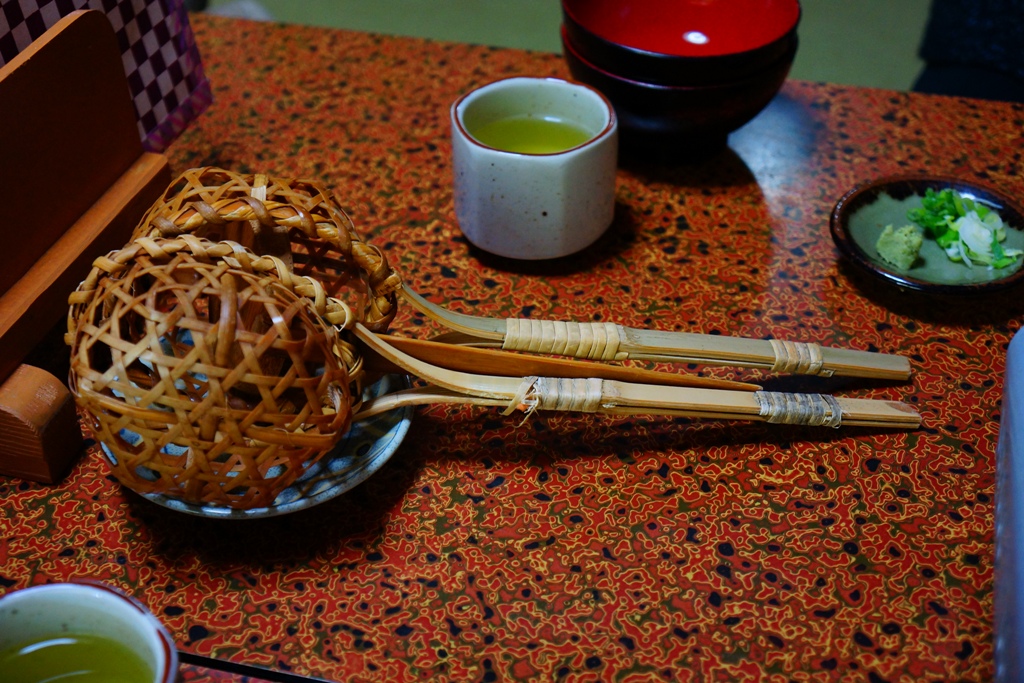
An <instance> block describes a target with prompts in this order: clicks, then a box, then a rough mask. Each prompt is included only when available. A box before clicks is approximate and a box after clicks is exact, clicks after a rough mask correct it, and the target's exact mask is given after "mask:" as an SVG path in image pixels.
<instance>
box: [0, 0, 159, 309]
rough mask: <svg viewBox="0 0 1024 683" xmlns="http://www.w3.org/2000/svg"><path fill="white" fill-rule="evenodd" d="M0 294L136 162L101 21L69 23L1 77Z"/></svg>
mask: <svg viewBox="0 0 1024 683" xmlns="http://www.w3.org/2000/svg"><path fill="white" fill-rule="evenodd" d="M0 103H3V104H2V105H0V239H2V240H3V245H4V260H3V268H0V292H4V291H6V290H7V289H8V288H10V287H11V286H12V285H13V284H14V283H15V282H16V281H17V280H18V279H19V278H20V277H21V276H22V275H24V274H25V272H26V271H27V270H28V268H29V267H30V266H31V265H32V264H33V263H35V262H36V260H37V259H39V258H40V257H42V256H43V254H44V253H45V252H46V250H47V249H49V248H50V246H51V245H52V244H53V242H54V241H55V240H56V239H57V238H58V237H60V235H61V234H63V233H64V231H65V230H67V228H68V226H70V225H71V224H72V223H74V222H75V221H76V220H78V217H79V216H81V215H82V214H83V213H84V212H85V211H86V210H88V208H89V207H90V206H92V204H93V202H95V201H96V199H97V198H98V197H99V196H100V195H102V194H103V193H104V192H105V191H106V190H107V188H108V187H110V186H111V185H112V184H114V182H116V181H117V179H118V178H119V177H120V176H121V175H122V174H123V173H124V172H125V171H127V170H128V169H129V168H130V167H131V165H132V164H134V163H135V161H136V160H137V159H138V158H139V157H140V156H141V155H142V153H143V149H142V142H141V141H140V138H139V130H138V125H137V123H136V120H135V108H134V107H133V105H132V102H131V93H130V91H129V89H128V81H127V79H126V78H125V74H124V65H123V64H122V62H121V51H120V49H119V48H118V46H117V38H116V36H115V34H114V29H113V27H112V26H111V25H110V20H108V19H107V17H106V15H105V14H103V13H102V12H99V11H95V10H93V11H84V12H83V11H80V12H74V13H72V14H69V15H68V16H66V17H64V18H63V19H61V20H60V21H59V22H57V24H55V25H54V26H53V27H52V28H51V29H50V30H49V31H47V32H46V33H45V34H44V35H43V36H41V37H40V38H39V39H37V40H36V41H34V42H33V43H32V44H31V45H30V46H29V47H27V48H26V49H25V50H23V51H22V52H21V53H20V54H18V55H17V56H16V57H15V58H14V59H12V60H11V61H10V62H9V63H7V64H5V65H4V66H3V67H2V68H0Z"/></svg>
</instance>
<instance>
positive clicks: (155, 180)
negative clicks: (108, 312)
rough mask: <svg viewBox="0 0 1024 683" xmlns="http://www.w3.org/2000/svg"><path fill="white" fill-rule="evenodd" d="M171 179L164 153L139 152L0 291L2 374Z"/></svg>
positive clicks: (1, 375) (116, 246) (58, 313)
mask: <svg viewBox="0 0 1024 683" xmlns="http://www.w3.org/2000/svg"><path fill="white" fill-rule="evenodd" d="M169 182H170V168H169V166H168V164H167V158H166V157H164V156H163V155H161V154H149V153H146V154H143V155H142V157H140V158H139V160H138V161H137V162H136V163H135V164H134V165H133V166H131V167H130V168H129V169H128V171H127V172H126V173H125V174H124V175H123V176H121V177H120V178H119V179H117V181H116V182H114V184H113V185H112V186H111V187H110V188H109V189H108V190H107V191H106V192H105V193H103V195H102V196H101V197H100V198H99V200H98V201H96V203H95V204H93V206H92V207H90V208H89V209H88V210H87V211H86V212H85V213H84V214H83V215H82V217H81V218H79V219H78V220H77V221H76V222H75V223H74V224H73V225H72V226H71V227H70V228H69V229H67V231H66V232H64V234H63V235H61V236H60V238H59V239H57V241H56V242H55V243H54V244H53V246H51V247H50V248H49V249H48V250H47V251H46V252H45V254H44V255H43V257H42V258H40V259H39V260H38V261H36V262H35V263H33V264H31V265H30V267H29V269H28V271H27V272H26V273H25V275H24V276H22V278H21V279H20V280H18V281H17V282H15V283H14V285H13V286H12V287H11V288H10V289H9V290H7V292H5V293H3V294H2V295H0V378H4V377H6V376H7V375H8V374H10V373H11V372H12V371H13V370H14V369H15V368H16V367H18V365H19V364H20V363H21V361H22V359H24V358H25V356H26V355H27V354H28V352H29V351H30V350H31V349H32V347H33V346H34V345H35V344H37V343H38V342H39V340H40V339H42V338H43V336H44V335H45V334H46V333H47V332H48V331H49V330H50V329H51V328H52V327H53V325H54V324H55V323H56V322H57V321H59V320H60V319H61V318H64V317H66V316H67V311H68V295H69V294H71V292H72V291H74V289H75V287H77V286H78V283H80V282H81V281H82V280H83V279H85V276H86V275H87V274H88V273H89V268H90V266H91V264H92V262H93V260H94V259H95V258H96V257H97V256H101V255H103V254H106V253H107V252H109V251H111V250H113V249H120V248H121V247H123V246H124V244H125V242H127V241H128V238H129V237H130V236H131V232H132V230H133V229H134V228H135V225H136V224H137V223H138V221H139V219H140V218H141V217H142V215H143V214H144V213H145V211H146V209H148V208H149V207H150V205H152V203H153V201H154V200H155V199H156V198H157V197H159V196H160V194H161V193H162V192H163V191H164V190H165V189H166V187H167V184H168V183H169Z"/></svg>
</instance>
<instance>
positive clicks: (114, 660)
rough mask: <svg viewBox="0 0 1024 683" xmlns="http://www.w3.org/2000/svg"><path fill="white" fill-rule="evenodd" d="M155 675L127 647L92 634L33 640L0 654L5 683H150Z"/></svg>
mask: <svg viewBox="0 0 1024 683" xmlns="http://www.w3.org/2000/svg"><path fill="white" fill-rule="evenodd" d="M153 674H154V672H153V669H152V668H151V667H150V666H149V664H147V663H146V661H145V660H143V659H142V657H140V656H139V655H138V654H136V653H135V652H134V651H132V649H131V648H129V647H128V646H126V645H124V644H122V643H120V642H118V641H116V640H113V639H111V638H105V637H102V636H94V635H90V634H73V633H69V634H61V635H56V636H46V637H44V638H33V639H31V640H28V641H25V642H22V643H19V644H17V645H15V646H14V647H10V648H8V649H6V650H4V651H2V652H0V681H3V682H4V683H39V682H40V681H54V682H55V683H56V682H58V681H59V682H60V683H150V681H152V680H153Z"/></svg>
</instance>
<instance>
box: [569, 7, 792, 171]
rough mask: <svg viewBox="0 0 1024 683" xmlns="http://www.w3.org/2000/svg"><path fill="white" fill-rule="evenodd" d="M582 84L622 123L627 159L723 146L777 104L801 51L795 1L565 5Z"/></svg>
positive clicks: (573, 67)
mask: <svg viewBox="0 0 1024 683" xmlns="http://www.w3.org/2000/svg"><path fill="white" fill-rule="evenodd" d="M562 16H563V24H562V46H563V49H564V55H565V59H566V62H567V63H568V66H569V70H570V72H571V73H572V75H573V78H575V79H576V80H578V81H581V82H583V83H586V84H588V85H591V86H593V87H595V88H596V89H597V90H599V91H601V92H602V93H603V94H604V95H605V96H606V97H607V98H608V99H609V100H611V102H612V104H613V105H614V106H615V111H616V113H617V114H618V117H619V126H620V132H621V137H622V148H623V151H624V152H627V153H628V152H632V153H638V154H642V155H649V154H652V153H654V154H658V155H659V156H664V155H670V156H673V157H679V158H684V157H689V156H695V155H698V156H699V155H703V154H705V153H707V152H709V151H713V150H717V149H719V148H721V147H723V146H724V145H725V143H726V141H727V138H728V135H729V133H730V132H732V131H734V130H736V129H737V128H739V127H740V126H742V125H743V124H745V123H747V122H748V121H749V120H750V119H752V118H754V116H756V115H757V114H758V113H759V112H760V111H761V110H762V109H763V108H764V107H765V106H766V105H767V104H768V103H769V102H770V101H771V100H772V98H773V97H774V96H775V94H776V93H777V92H778V91H779V88H781V87H782V83H783V82H784V81H785V79H786V75H787V74H788V73H789V68H790V66H791V65H792V63H793V58H794V57H795V56H796V50H797V33H796V29H797V24H799V22H800V3H799V0H562Z"/></svg>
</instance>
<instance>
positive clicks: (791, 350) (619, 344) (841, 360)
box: [399, 284, 910, 380]
mask: <svg viewBox="0 0 1024 683" xmlns="http://www.w3.org/2000/svg"><path fill="white" fill-rule="evenodd" d="M399 291H400V293H401V295H402V298H404V299H405V300H406V301H407V302H408V303H409V305H411V306H412V307H413V308H415V309H416V310H418V311H419V312H420V313H422V314H424V315H425V316H427V317H428V318H430V319H432V320H434V321H435V322H438V323H440V324H442V325H444V326H445V327H447V328H449V329H451V330H453V331H454V332H455V334H448V335H445V337H444V339H445V341H449V342H451V343H460V344H473V345H478V346H500V347H501V348H502V349H505V350H509V351H526V352H531V353H546V354H552V355H560V356H569V357H573V358H586V359H589V360H604V361H612V360H616V361H621V360H627V359H632V360H644V361H655V362H683V363H700V364H704V365H727V366H734V367H747V368H762V369H766V370H771V371H773V372H781V373H792V374H803V375H821V376H824V377H831V376H832V375H839V376H846V377H863V378H872V379H887V380H907V379H910V361H909V360H907V359H906V358H904V357H903V356H895V355H890V354H884V353H873V352H870V351H857V350H855V349H841V348H831V347H823V346H819V345H817V344H809V343H804V342H785V341H778V340H774V339H772V340H765V339H745V338H741V337H723V336H717V335H710V334H692V333H688V332H665V331H659V330H639V329H635V328H630V327H624V326H622V325H618V324H615V323H572V322H558V321H548V320H544V321H540V320H531V319H515V318H508V319H504V320H499V319H495V318H483V317H479V316H472V315H466V314H464V313H456V312H454V311H449V310H448V309H445V308H442V307H440V306H438V305H436V304H433V303H431V302H430V301H428V300H426V299H424V298H423V297H422V296H420V295H419V294H417V293H416V292H414V291H413V290H411V289H409V287H408V286H406V285H404V284H403V285H402V287H401V289H400V290H399Z"/></svg>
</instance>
